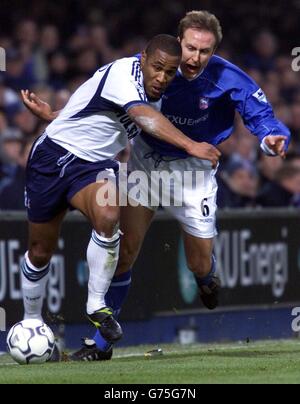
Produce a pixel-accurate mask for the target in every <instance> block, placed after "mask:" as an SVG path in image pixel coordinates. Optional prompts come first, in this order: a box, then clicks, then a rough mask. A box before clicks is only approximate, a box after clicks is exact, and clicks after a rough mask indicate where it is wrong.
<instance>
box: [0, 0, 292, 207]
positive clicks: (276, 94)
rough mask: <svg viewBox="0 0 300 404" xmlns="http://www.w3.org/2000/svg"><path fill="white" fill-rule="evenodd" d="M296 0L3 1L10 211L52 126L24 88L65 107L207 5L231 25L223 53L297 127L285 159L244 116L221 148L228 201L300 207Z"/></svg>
mask: <svg viewBox="0 0 300 404" xmlns="http://www.w3.org/2000/svg"><path fill="white" fill-rule="evenodd" d="M2 3H3V4H2ZM23 3H24V4H23ZM288 3H289V7H287V2H283V1H277V2H273V1H270V0H265V1H258V2H255V3H248V2H247V3H246V2H244V1H241V2H236V1H234V0H207V1H205V0H203V1H201V3H200V4H199V1H193V0H189V1H184V0H159V1H156V0H146V1H138V0H135V1H131V2H130V3H128V2H124V1H121V0H98V1H89V0H87V1H81V0H77V1H76V0H72V1H71V0H68V1H62V2H61V3H59V4H58V3H56V2H50V1H46V0H38V1H35V0H32V1H27V2H26V3H25V2H22V1H21V2H20V1H15V0H10V1H7V0H3V1H1V10H0V18H1V27H0V47H2V48H4V49H5V50H6V72H2V73H1V72H0V210H6V209H14V210H22V209H24V204H23V188H24V178H25V166H26V161H27V158H28V155H29V152H30V148H31V146H32V143H33V142H34V140H35V139H36V138H37V136H39V135H40V134H41V133H42V132H43V130H44V128H45V126H46V123H45V122H41V121H40V120H38V119H37V118H36V117H35V116H33V115H32V114H31V113H30V112H28V111H27V110H26V109H25V107H24V106H23V104H22V102H21V100H20V90H21V89H30V90H31V91H34V92H35V93H36V94H37V95H38V96H39V97H40V98H42V99H43V100H44V101H46V102H48V103H49V104H50V105H51V106H52V108H53V109H54V110H59V109H62V108H63V106H64V105H65V104H66V102H67V101H68V99H69V97H70V94H72V93H73V92H74V91H75V90H76V88H77V87H78V86H79V85H80V84H81V83H83V82H84V81H85V80H86V79H88V78H89V77H90V76H91V75H92V74H93V73H94V71H95V70H97V68H98V67H99V66H101V65H103V64H106V63H108V62H111V61H113V60H115V59H117V58H119V57H124V56H130V55H133V54H135V53H137V52H139V51H140V50H141V49H143V47H144V45H145V44H146V43H147V41H148V40H149V39H150V38H151V36H153V35H155V34H158V33H163V32H164V33H170V34H173V35H176V27H177V25H178V22H179V20H180V18H182V16H184V14H185V12H186V11H189V10H191V9H199V6H200V7H201V9H208V10H210V11H211V12H214V13H215V14H216V15H217V16H218V17H219V19H220V21H221V24H222V26H223V31H224V40H223V43H222V44H221V47H220V48H219V50H218V52H217V53H218V54H219V55H220V56H222V57H225V58H226V59H228V60H230V61H232V62H234V63H236V64H237V65H238V66H240V67H241V68H243V69H244V70H246V71H247V73H248V74H250V76H251V77H253V78H254V79H255V80H256V82H257V83H258V84H259V85H260V86H261V87H262V88H263V90H264V91H265V93H266V95H267V97H268V99H269V101H270V102H271V103H272V105H273V107H274V111H275V114H276V116H277V117H278V118H279V119H281V120H282V121H283V122H284V123H285V124H286V125H287V126H288V127H289V128H290V130H291V132H292V143H291V146H290V149H289V153H288V156H287V158H286V160H285V161H283V160H282V159H280V158H277V157H275V158H272V157H266V156H265V155H263V154H262V153H261V152H260V150H259V146H258V142H257V139H256V138H255V137H254V136H252V135H251V134H250V133H249V132H248V131H247V129H246V128H245V127H244V125H243V123H242V121H241V118H240V117H239V116H238V115H237V117H236V125H235V131H234V134H233V136H232V137H231V138H230V139H229V140H228V141H227V142H225V143H224V144H223V145H222V146H221V147H220V148H221V151H222V153H223V155H222V161H221V166H220V170H219V175H218V180H219V195H218V205H219V207H221V208H237V207H255V206H262V207H270V206H271V207H285V206H296V207H297V206H299V207H300V71H299V72H296V71H293V70H292V67H291V65H292V60H293V56H292V49H293V48H295V47H297V46H300V43H299V42H298V43H297V38H300V35H299V34H300V32H299V31H300V26H299V23H298V21H299V18H300V2H299V1H297V0H295V1H292V0H290V1H289V2H288ZM122 158H125V156H123V157H122Z"/></svg>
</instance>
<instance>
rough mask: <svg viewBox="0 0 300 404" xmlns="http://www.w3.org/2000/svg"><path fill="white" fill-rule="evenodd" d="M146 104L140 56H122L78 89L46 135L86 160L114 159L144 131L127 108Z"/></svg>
mask: <svg viewBox="0 0 300 404" xmlns="http://www.w3.org/2000/svg"><path fill="white" fill-rule="evenodd" d="M143 103H144V104H148V100H147V96H146V93H145V89H144V85H143V73H142V71H141V65H140V61H139V59H138V58H137V57H131V58H124V59H119V60H117V61H116V62H114V63H111V64H109V65H107V66H104V67H102V68H101V69H99V70H98V71H97V72H96V73H95V74H94V76H93V77H92V78H90V79H89V80H88V81H86V82H85V83H84V84H82V85H81V86H80V87H79V88H78V89H77V91H76V92H75V93H74V94H73V95H72V97H71V98H70V100H69V102H68V103H67V105H66V106H65V108H64V109H63V110H62V111H61V112H60V113H59V115H58V117H57V118H56V119H55V120H54V121H53V122H52V123H51V124H50V125H49V126H48V127H47V128H46V134H47V136H48V137H49V138H50V139H51V140H52V141H53V142H55V143H57V144H59V145H60V146H62V147H63V148H65V149H66V150H68V151H70V152H71V153H73V154H74V155H75V156H77V157H79V158H82V159H84V160H87V161H91V162H96V161H102V160H105V159H113V158H114V157H115V156H116V155H117V154H118V153H119V152H120V151H121V150H123V149H124V148H125V147H126V145H127V141H128V139H132V138H133V137H135V136H136V135H138V134H139V133H140V132H141V129H140V128H139V127H138V126H137V125H135V123H134V122H133V121H132V120H131V119H130V118H129V116H128V115H127V112H126V111H128V109H129V108H130V107H131V106H133V105H135V104H143Z"/></svg>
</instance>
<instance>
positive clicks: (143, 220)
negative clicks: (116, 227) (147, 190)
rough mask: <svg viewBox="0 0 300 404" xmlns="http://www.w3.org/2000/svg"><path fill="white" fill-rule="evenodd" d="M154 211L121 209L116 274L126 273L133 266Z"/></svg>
mask: <svg viewBox="0 0 300 404" xmlns="http://www.w3.org/2000/svg"><path fill="white" fill-rule="evenodd" d="M154 215H155V211H153V210H151V209H149V208H145V207H144V206H141V205H139V206H124V207H122V208H121V220H120V229H121V231H122V233H123V236H122V238H121V249H120V258H119V264H118V268H117V272H116V274H121V273H123V272H127V271H128V270H129V269H130V267H131V266H132V265H133V264H134V262H135V260H136V258H137V256H138V254H139V252H140V249H141V247H142V244H143V241H144V238H145V236H146V233H147V231H148V229H149V227H150V224H151V222H152V219H153V217H154Z"/></svg>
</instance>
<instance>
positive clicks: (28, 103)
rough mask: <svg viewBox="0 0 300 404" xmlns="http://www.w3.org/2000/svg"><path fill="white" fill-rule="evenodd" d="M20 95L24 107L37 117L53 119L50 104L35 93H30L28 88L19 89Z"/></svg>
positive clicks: (46, 119)
mask: <svg viewBox="0 0 300 404" xmlns="http://www.w3.org/2000/svg"><path fill="white" fill-rule="evenodd" d="M21 96H22V100H23V103H24V105H25V107H27V108H28V109H29V110H30V111H31V112H32V113H33V114H34V115H36V116H37V117H38V118H40V119H43V120H44V121H48V122H51V121H52V120H53V119H54V116H53V111H52V109H51V107H50V105H49V104H48V103H47V102H44V101H42V100H41V99H40V98H39V97H38V96H37V95H35V94H34V93H30V92H29V90H21Z"/></svg>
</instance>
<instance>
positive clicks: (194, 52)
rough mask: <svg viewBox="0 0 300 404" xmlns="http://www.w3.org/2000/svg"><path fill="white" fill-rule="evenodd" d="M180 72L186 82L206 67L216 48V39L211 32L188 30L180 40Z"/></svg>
mask: <svg viewBox="0 0 300 404" xmlns="http://www.w3.org/2000/svg"><path fill="white" fill-rule="evenodd" d="M180 43H181V47H182V61H181V64H180V67H181V71H182V73H183V75H184V77H185V78H187V79H188V80H191V79H194V78H195V77H197V76H198V75H199V74H200V72H201V71H202V70H203V69H204V68H205V67H206V66H207V64H208V62H209V59H210V58H211V57H212V55H213V54H214V51H215V47H216V38H215V36H214V34H213V33H212V32H209V31H199V30H197V29H192V28H188V29H187V30H186V31H185V32H184V36H183V38H182V40H181V42H180Z"/></svg>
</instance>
